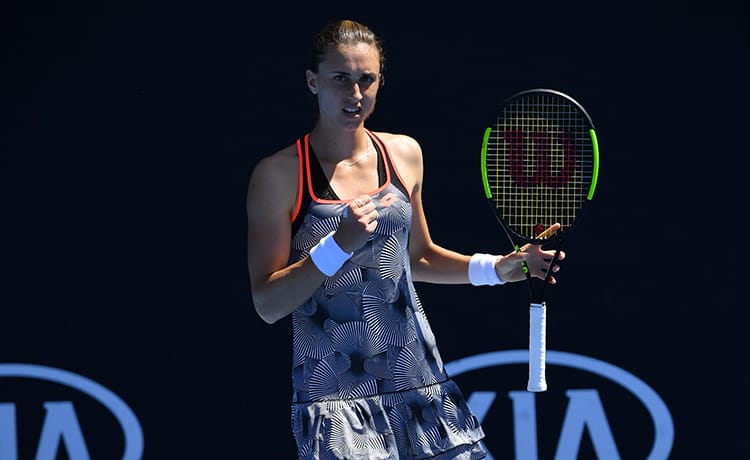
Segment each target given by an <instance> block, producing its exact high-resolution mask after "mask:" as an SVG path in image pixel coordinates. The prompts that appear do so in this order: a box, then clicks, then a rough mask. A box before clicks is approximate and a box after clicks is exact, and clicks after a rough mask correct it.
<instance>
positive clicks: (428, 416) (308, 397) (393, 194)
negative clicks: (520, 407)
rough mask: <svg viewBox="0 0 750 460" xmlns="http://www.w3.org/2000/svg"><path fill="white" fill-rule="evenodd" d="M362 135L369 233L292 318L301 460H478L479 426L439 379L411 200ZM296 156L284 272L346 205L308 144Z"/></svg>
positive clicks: (382, 152) (382, 154)
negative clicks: (419, 286)
mask: <svg viewBox="0 0 750 460" xmlns="http://www.w3.org/2000/svg"><path fill="white" fill-rule="evenodd" d="M368 133H369V132H368ZM369 135H370V137H371V139H372V141H373V144H374V145H375V146H376V148H377V151H378V176H379V182H380V185H379V188H378V189H377V190H375V191H374V192H373V193H371V194H370V195H371V197H372V200H373V201H374V202H375V204H376V206H377V210H378V213H379V218H378V225H377V228H376V229H375V232H374V234H373V235H372V236H371V237H370V239H369V241H368V242H367V244H365V245H364V246H363V247H362V248H360V249H358V250H357V251H356V252H355V253H354V255H353V257H352V258H351V259H349V261H347V262H346V263H345V264H344V266H342V267H341V268H340V269H339V270H338V272H337V273H335V274H334V275H333V276H331V277H328V278H327V279H326V280H325V282H324V283H323V285H322V286H321V287H320V288H318V289H317V290H316V291H315V293H314V294H313V296H312V297H311V298H310V299H309V300H308V301H307V302H305V303H304V304H303V305H302V306H300V307H299V308H298V309H297V310H296V311H295V312H294V313H293V314H292V329H293V345H294V353H293V372H292V382H293V403H292V431H293V433H294V437H295V439H296V441H297V447H298V452H299V458H300V459H302V460H308V459H316V460H328V459H350V460H352V459H363V460H365V459H366V460H378V459H389V460H405V459H440V460H447V459H462V460H464V459H465V460H469V459H479V458H484V457H485V455H486V454H485V452H484V451H483V449H482V448H481V446H480V443H479V441H480V439H481V438H482V437H483V436H484V433H483V431H482V428H481V426H480V425H479V422H478V420H477V418H476V417H475V416H474V415H473V414H472V413H471V410H470V409H469V407H468V406H467V404H466V402H465V400H464V397H463V395H462V394H461V392H460V390H459V388H458V387H457V386H456V384H455V383H454V382H453V381H452V380H450V379H449V378H448V377H447V375H446V373H445V370H444V369H443V362H442V360H441V359H440V354H439V353H438V350H437V348H436V345H435V338H434V336H433V334H432V331H431V330H430V326H429V324H428V322H427V318H426V316H425V313H424V311H423V309H422V306H421V304H420V302H419V299H418V297H417V295H416V292H415V290H414V286H413V284H412V279H411V271H410V267H409V253H408V248H407V244H408V241H409V228H410V225H411V205H410V202H409V194H408V193H407V192H406V190H405V187H404V185H403V181H401V180H400V177H399V176H398V172H397V171H396V169H395V167H394V165H393V162H392V160H391V158H390V154H389V153H388V151H387V150H386V148H385V146H384V144H383V143H382V142H381V141H380V140H379V139H378V138H377V137H376V136H375V135H374V134H373V133H369ZM297 150H298V155H299V160H300V176H301V183H300V187H299V192H300V194H299V196H298V200H297V202H298V203H299V204H298V208H297V210H296V211H295V214H294V217H293V232H294V236H293V239H292V254H291V257H290V261H291V262H294V261H297V260H300V259H301V258H303V257H306V256H307V255H309V251H310V249H311V248H312V247H313V246H314V245H315V244H317V243H318V241H320V239H321V238H322V237H324V236H326V235H327V234H329V233H330V232H332V231H334V230H335V229H336V228H337V226H338V224H339V221H340V220H341V216H342V213H343V210H344V208H345V207H346V202H345V201H342V200H340V199H339V198H338V197H337V196H336V194H335V193H334V191H333V190H332V189H331V187H330V185H329V184H328V182H327V180H326V178H325V175H324V173H323V170H322V167H321V166H320V164H319V162H318V161H317V159H316V157H315V155H314V153H313V152H312V151H311V148H310V145H309V141H308V136H307V135H306V136H304V138H301V139H299V140H298V141H297Z"/></svg>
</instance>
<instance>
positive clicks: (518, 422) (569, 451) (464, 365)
mask: <svg viewBox="0 0 750 460" xmlns="http://www.w3.org/2000/svg"><path fill="white" fill-rule="evenodd" d="M528 361H529V351H528V350H507V351H495V352H489V353H483V354H478V355H474V356H469V357H467V358H462V359H458V360H455V361H452V362H450V363H447V364H446V365H445V370H446V371H447V372H448V374H449V375H451V376H457V375H460V374H463V373H466V372H470V371H476V370H480V369H485V368H490V367H496V366H505V365H518V364H528ZM547 365H548V366H550V365H553V366H561V367H568V368H572V369H575V370H579V371H584V372H586V373H589V374H594V375H598V376H600V377H603V378H605V379H607V380H610V381H612V382H614V383H616V384H617V385H619V386H621V387H622V388H624V389H625V390H626V391H627V392H629V393H631V394H632V395H633V396H635V397H636V398H637V399H638V400H639V401H640V402H641V404H643V406H644V407H645V408H646V410H647V411H648V414H649V416H650V418H651V421H652V422H653V428H654V442H653V445H652V446H651V450H650V452H649V454H648V456H647V457H646V460H666V459H668V458H669V454H670V452H671V450H672V443H673V441H674V423H673V421H672V415H671V414H670V412H669V409H668V408H667V405H666V404H665V403H664V401H663V400H662V399H661V398H660V397H659V395H658V394H657V393H656V392H655V391H654V390H653V389H652V388H651V387H650V386H648V385H647V384H646V383H645V382H643V380H641V379H639V378H638V377H636V376H635V375H633V374H631V373H629V372H627V371H625V370H623V369H621V368H619V367H617V366H614V365H612V364H609V363H606V362H604V361H600V360H598V359H594V358H590V357H588V356H583V355H577V354H573V353H566V352H561V351H550V350H548V351H547ZM556 385H560V386H561V385H564V382H558V383H556ZM565 394H566V396H567V398H568V402H567V410H566V413H565V418H564V420H563V426H562V429H561V430H560V438H559V440H558V443H557V447H556V449H557V450H556V452H555V459H556V460H558V459H574V458H578V457H577V455H578V448H579V446H580V442H581V437H582V434H583V432H584V430H585V429H588V430H589V435H590V438H591V441H592V444H593V448H594V450H595V452H596V455H597V458H600V459H607V460H618V459H620V454H619V451H618V449H617V445H616V443H615V440H614V436H613V435H612V431H611V429H610V427H609V423H608V422H607V416H606V413H605V409H604V405H603V404H602V401H601V399H600V398H599V393H598V391H597V390H596V389H567V391H566V392H565ZM495 396H496V393H495V392H491V391H476V392H474V393H473V394H471V395H470V397H469V398H468V404H469V406H470V407H471V408H472V410H473V411H474V413H475V415H476V416H477V418H478V419H479V420H480V421H482V420H483V419H484V417H485V416H486V415H487V413H488V411H489V409H490V406H491V405H492V402H493V401H494V399H495ZM509 396H510V399H511V400H512V403H513V413H514V421H513V428H514V440H515V454H516V456H515V458H516V460H537V458H538V456H537V433H536V427H537V423H536V407H535V397H536V396H535V393H529V392H527V391H511V392H510V393H509ZM485 448H486V446H485ZM487 459H488V460H492V459H493V457H492V455H491V453H490V454H489V455H488V457H487Z"/></svg>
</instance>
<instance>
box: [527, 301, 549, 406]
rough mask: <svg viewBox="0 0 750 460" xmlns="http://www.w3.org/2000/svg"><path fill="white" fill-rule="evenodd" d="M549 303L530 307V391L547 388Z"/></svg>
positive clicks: (535, 304)
mask: <svg viewBox="0 0 750 460" xmlns="http://www.w3.org/2000/svg"><path fill="white" fill-rule="evenodd" d="M546 342H547V305H546V304H545V303H544V302H542V303H532V304H531V306H530V307H529V383H528V385H527V387H526V389H527V390H528V391H533V392H540V391H546V390H547V378H546V376H545V367H546V364H547V363H546V359H547V358H546V353H547V344H546Z"/></svg>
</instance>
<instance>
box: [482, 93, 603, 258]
mask: <svg viewBox="0 0 750 460" xmlns="http://www.w3.org/2000/svg"><path fill="white" fill-rule="evenodd" d="M481 166H482V182H483V186H484V192H485V196H486V197H487V200H488V202H489V204H490V207H491V208H492V210H493V212H494V214H495V217H496V218H497V219H498V220H499V221H500V223H501V224H502V226H503V228H504V229H505V230H506V232H508V233H509V235H508V236H509V237H510V238H511V240H513V241H514V243H515V244H522V243H533V244H543V243H545V242H547V241H549V240H550V239H552V238H555V239H558V240H559V239H562V238H563V236H564V235H565V234H566V233H567V232H568V231H569V230H570V228H571V227H572V226H573V223H574V222H575V220H576V217H578V215H579V214H580V211H581V210H582V209H583V208H584V207H585V205H586V203H588V202H589V201H591V200H592V199H593V196H594V191H595V189H596V184H597V180H598V174H599V145H598V141H597V137H596V131H595V128H594V124H593V122H592V121H591V117H590V116H589V114H588V113H587V112H586V110H585V109H584V108H583V106H582V105H581V104H579V103H578V102H577V101H576V100H575V99H573V98H572V97H570V96H568V95H567V94H565V93H562V92H560V91H557V90H552V89H546V88H536V89H529V90H525V91H521V92H519V93H516V94H514V95H512V96H511V97H509V98H507V99H505V100H504V101H503V102H502V104H501V105H500V107H499V109H498V111H497V114H496V116H495V119H494V120H492V123H491V124H490V125H489V126H488V127H487V128H486V129H485V132H484V138H483V141H482V156H481ZM558 222H559V223H560V230H558V231H557V232H555V233H552V234H549V233H548V234H543V233H542V232H543V231H544V230H545V229H547V228H548V227H549V226H551V225H553V224H555V223H558Z"/></svg>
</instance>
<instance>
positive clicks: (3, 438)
mask: <svg viewBox="0 0 750 460" xmlns="http://www.w3.org/2000/svg"><path fill="white" fill-rule="evenodd" d="M0 378H25V379H35V380H41V381H47V382H51V383H56V384H60V385H64V386H67V387H69V388H72V389H74V390H77V391H80V392H82V393H85V394H86V395H88V396H90V397H91V398H93V399H95V400H96V401H98V402H99V403H101V404H102V405H103V406H104V407H105V408H106V409H107V410H108V411H109V412H110V413H112V415H113V416H114V417H115V418H116V419H117V422H118V423H119V425H120V427H121V428H122V431H123V435H124V438H125V449H124V452H123V454H122V460H140V458H141V456H142V455H143V430H142V429H141V425H140V423H139V422H138V419H137V418H136V416H135V414H134V413H133V411H132V410H131V409H130V407H128V405H127V404H125V402H124V401H123V400H122V399H120V397H118V396H117V395H116V394H114V393H113V392H111V391H110V390H108V389H107V388H105V387H103V386H102V385H100V384H98V383H96V382H94V381H93V380H90V379H88V378H86V377H82V376H80V375H77V374H74V373H72V372H69V371H65V370H61V369H56V368H52V367H45V366H39V365H34V364H0ZM44 409H45V410H46V414H45V417H44V423H43V425H42V429H41V434H40V435H39V444H38V446H37V448H36V455H35V457H34V458H35V459H36V460H54V459H55V458H57V454H58V452H57V451H58V449H67V458H69V459H71V460H90V455H89V450H88V448H87V446H86V440H85V438H84V436H83V431H82V430H81V426H80V423H79V422H78V417H77V415H76V412H75V407H74V405H73V403H72V402H71V401H47V402H45V403H44ZM17 439H18V436H17V428H16V406H15V404H13V403H9V402H6V401H3V400H2V399H0V459H2V460H17V459H18V446H17ZM63 441H64V442H63Z"/></svg>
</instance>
